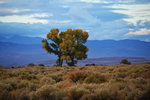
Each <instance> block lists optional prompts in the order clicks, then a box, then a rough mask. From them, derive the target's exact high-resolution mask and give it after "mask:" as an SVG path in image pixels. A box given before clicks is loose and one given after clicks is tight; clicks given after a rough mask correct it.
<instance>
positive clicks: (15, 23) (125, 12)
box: [0, 0, 150, 41]
mask: <svg viewBox="0 0 150 100" xmlns="http://www.w3.org/2000/svg"><path fill="white" fill-rule="evenodd" d="M51 28H58V29H60V30H61V31H64V30H66V29H68V28H72V29H75V28H79V29H83V30H85V31H88V32H89V35H90V37H89V39H92V40H103V39H115V40H120V39H137V40H145V41H150V0H0V35H24V36H42V37H44V36H45V35H46V34H47V33H48V32H49V30H50V29H51Z"/></svg>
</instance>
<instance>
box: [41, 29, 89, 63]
mask: <svg viewBox="0 0 150 100" xmlns="http://www.w3.org/2000/svg"><path fill="white" fill-rule="evenodd" d="M88 36H89V35H88V32H85V31H83V30H81V29H74V30H72V29H68V30H67V31H64V32H59V30H58V29H51V31H50V32H49V33H48V34H47V40H46V39H45V40H43V41H42V47H43V48H44V49H45V50H46V51H47V52H48V53H50V54H51V53H53V54H55V55H57V56H58V59H57V61H56V64H57V65H58V66H62V64H63V60H65V61H66V63H67V64H68V65H69V66H74V65H75V64H76V63H77V60H82V59H85V58H87V54H86V53H87V51H88V48H87V47H86V46H85V45H84V43H85V42H86V41H87V38H88ZM48 40H51V41H52V42H51V43H48Z"/></svg>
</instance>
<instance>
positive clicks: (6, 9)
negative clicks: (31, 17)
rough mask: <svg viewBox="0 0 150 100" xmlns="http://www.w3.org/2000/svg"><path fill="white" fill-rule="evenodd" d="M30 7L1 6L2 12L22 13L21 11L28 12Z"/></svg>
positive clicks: (0, 10)
mask: <svg viewBox="0 0 150 100" xmlns="http://www.w3.org/2000/svg"><path fill="white" fill-rule="evenodd" d="M27 11H30V9H18V8H2V7H0V13H20V12H27Z"/></svg>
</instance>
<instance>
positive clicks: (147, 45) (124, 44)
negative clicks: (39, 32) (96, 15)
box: [0, 36, 150, 66]
mask: <svg viewBox="0 0 150 100" xmlns="http://www.w3.org/2000/svg"><path fill="white" fill-rule="evenodd" d="M42 39H43V38H39V37H24V36H11V37H3V36H0V65H3V66H16V65H25V64H27V63H38V62H39V63H42V62H44V61H51V60H53V59H56V56H54V55H50V54H48V53H46V51H44V49H42V44H41V40H42ZM86 45H87V47H88V48H89V52H88V58H101V57H119V58H120V57H143V59H144V58H146V59H150V53H149V51H150V42H145V41H139V40H118V41H116V40H88V41H87V43H86ZM111 59H112V58H111ZM140 59H141V58H140ZM107 60H108V59H107ZM90 61H91V59H90ZM142 61H143V60H142ZM87 62H88V61H87ZM135 62H136V61H135ZM49 63H51V64H53V63H54V61H52V62H49ZM80 63H82V62H80ZM109 63H111V62H109Z"/></svg>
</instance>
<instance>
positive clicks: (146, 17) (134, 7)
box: [107, 4, 150, 26]
mask: <svg viewBox="0 0 150 100" xmlns="http://www.w3.org/2000/svg"><path fill="white" fill-rule="evenodd" d="M107 7H110V8H115V9H117V10H112V11H113V12H115V13H121V14H125V15H127V16H129V17H128V18H124V19H123V20H125V21H127V22H129V23H131V24H134V25H135V26H136V25H137V22H139V21H143V22H145V21H150V4H130V5H124V4H121V5H112V6H107ZM119 9H120V10H119Z"/></svg>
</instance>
